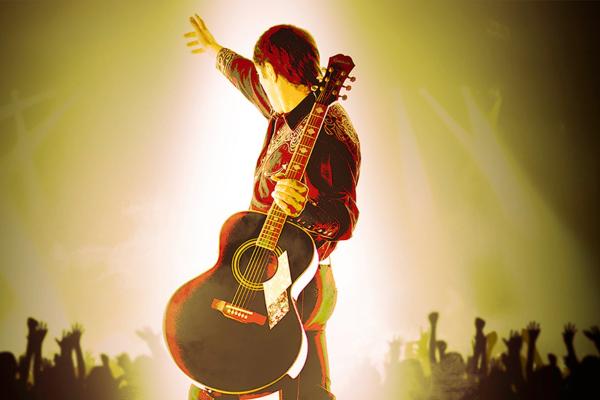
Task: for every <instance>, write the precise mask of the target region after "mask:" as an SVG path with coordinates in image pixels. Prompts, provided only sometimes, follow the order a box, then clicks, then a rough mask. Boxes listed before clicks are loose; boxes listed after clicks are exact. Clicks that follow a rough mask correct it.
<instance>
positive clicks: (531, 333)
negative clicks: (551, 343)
mask: <svg viewBox="0 0 600 400" xmlns="http://www.w3.org/2000/svg"><path fill="white" fill-rule="evenodd" d="M539 335H540V324H539V323H537V322H535V321H531V322H530V323H529V324H528V325H527V338H528V343H534V344H535V341H536V340H537V338H538V336H539Z"/></svg>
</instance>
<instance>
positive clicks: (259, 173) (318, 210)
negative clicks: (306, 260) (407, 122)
mask: <svg viewBox="0 0 600 400" xmlns="http://www.w3.org/2000/svg"><path fill="white" fill-rule="evenodd" d="M217 68H218V69H219V70H220V71H221V72H222V73H223V74H224V75H225V76H226V77H227V78H228V79H229V80H230V81H231V83H233V85H234V86H235V87H236V88H238V89H239V90H240V91H241V92H242V93H243V94H244V96H245V97H246V98H247V99H248V100H250V101H251V102H252V103H253V104H254V105H255V106H256V107H257V108H258V110H259V111H260V112H261V113H262V114H263V116H265V118H268V120H269V124H268V128H267V133H266V136H265V140H264V144H263V148H262V151H261V153H260V155H259V157H258V160H257V163H256V169H255V173H254V191H253V196H252V201H251V203H250V209H251V210H258V211H263V212H267V211H268V210H269V208H270V207H271V203H272V202H273V198H272V197H271V192H272V191H273V189H274V187H275V184H276V182H275V181H274V180H273V179H272V177H273V175H275V174H278V173H281V172H284V171H285V169H286V167H287V165H288V163H289V161H290V159H291V157H292V155H293V152H294V150H295V149H296V146H297V145H298V141H299V138H300V134H301V132H302V128H303V126H304V124H306V121H307V119H308V118H307V116H308V114H309V113H310V110H311V109H312V106H313V104H314V102H315V96H314V95H313V94H312V93H311V94H309V95H308V96H307V97H306V98H304V99H303V100H302V101H301V102H300V103H299V104H298V105H297V106H296V107H295V108H294V109H293V110H292V111H290V112H289V113H286V114H277V113H275V111H274V110H273V109H272V107H271V104H270V102H269V100H268V97H267V95H266V93H265V91H264V89H263V87H262V86H261V84H260V81H259V78H258V72H257V71H256V69H255V67H254V63H253V62H252V61H250V60H248V59H246V58H244V57H242V56H240V55H239V54H237V53H235V52H233V51H232V50H230V49H227V48H223V49H221V50H220V51H219V53H218V54H217ZM359 168H360V145H359V141H358V137H357V135H356V132H355V130H354V128H353V126H352V123H351V122H350V119H349V118H348V115H347V114H346V112H345V110H344V108H343V107H342V106H341V105H340V104H339V103H333V104H332V105H331V106H330V107H329V110H328V112H327V114H326V117H325V121H324V123H323V127H322V129H321V132H320V133H319V136H318V139H317V142H316V144H315V148H314V150H313V153H312V155H311V157H310V160H309V162H308V165H307V167H306V172H305V174H304V177H303V182H304V183H305V184H306V185H307V186H308V188H309V190H308V201H307V203H306V206H305V207H304V210H303V211H302V213H301V214H300V215H299V216H298V217H296V218H289V220H290V221H291V222H294V223H297V224H298V225H300V226H302V227H304V228H305V229H306V230H307V231H308V232H309V233H310V234H311V236H312V237H313V239H314V240H315V244H316V246H317V251H318V253H319V259H320V260H322V259H325V258H326V257H327V256H329V254H331V252H332V251H333V250H334V248H335V247H336V245H337V241H339V240H345V239H348V238H350V237H351V235H352V231H353V229H354V226H355V224H356V221H357V218H358V214H359V212H358V208H357V207H356V184H357V181H358V176H359Z"/></svg>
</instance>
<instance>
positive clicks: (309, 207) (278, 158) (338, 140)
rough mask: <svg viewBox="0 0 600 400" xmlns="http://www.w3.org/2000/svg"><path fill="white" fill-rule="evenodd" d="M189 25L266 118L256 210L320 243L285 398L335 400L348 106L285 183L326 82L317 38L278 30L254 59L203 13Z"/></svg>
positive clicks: (352, 214)
mask: <svg viewBox="0 0 600 400" xmlns="http://www.w3.org/2000/svg"><path fill="white" fill-rule="evenodd" d="M190 21H191V23H192V25H193V27H194V32H189V33H186V34H185V37H187V38H194V40H193V41H191V42H189V43H188V46H189V47H191V49H192V50H191V51H192V53H194V54H199V53H205V54H210V55H211V56H213V57H215V58H216V65H217V68H218V70H219V71H221V72H222V73H223V74H224V75H225V76H226V77H227V78H228V79H229V80H230V81H231V83H233V85H235V87H236V88H238V89H239V90H240V91H241V92H242V94H243V95H244V96H245V97H246V98H247V99H248V100H249V101H251V102H252V103H253V104H254V105H255V106H256V107H257V108H258V110H259V111H260V112H261V113H262V115H263V116H264V117H265V118H267V119H268V128H267V134H266V137H265V140H264V144H263V149H262V151H261V153H260V155H259V158H258V161H257V163H256V169H255V174H254V192H253V196H252V201H251V204H250V209H251V210H257V211H263V212H267V211H268V210H269V208H270V206H271V204H272V202H273V201H274V202H275V203H276V204H277V205H278V206H279V207H280V208H281V209H282V210H283V211H284V212H285V213H286V214H287V215H288V217H289V218H288V219H289V220H290V221H291V222H294V223H296V224H298V225H300V226H302V227H304V228H305V229H306V230H307V231H308V232H309V233H310V235H311V236H312V237H313V239H314V241H315V244H316V246H317V252H318V256H319V269H318V271H317V273H316V275H315V278H314V279H313V280H312V281H311V282H310V283H309V284H308V286H307V287H306V288H305V289H304V291H303V292H302V293H301V295H300V297H299V299H298V309H299V312H300V314H301V317H302V321H303V324H304V328H305V330H306V333H307V338H308V344H309V345H308V356H307V360H306V363H305V365H304V368H303V369H302V371H301V372H300V375H299V376H298V377H297V378H296V379H294V380H285V379H283V380H282V382H281V386H282V390H281V395H282V398H283V399H286V400H287V399H311V400H319V399H335V397H334V396H333V394H331V393H330V392H329V385H330V381H329V367H328V359H327V350H326V343H325V323H326V321H327V319H328V318H329V316H330V315H331V313H332V311H333V308H334V305H335V300H336V293H337V292H336V288H335V283H334V280H333V275H332V272H331V265H330V263H329V255H330V254H331V252H332V251H333V250H334V248H335V247H336V244H337V242H338V241H339V240H345V239H348V238H349V237H350V236H351V235H352V231H353V229H354V225H355V224H356V220H357V218H358V209H357V207H356V192H355V189H356V184H357V181H358V176H359V167H360V146H359V142H358V137H357V135H356V132H355V131H354V128H353V127H352V124H351V122H350V120H349V118H348V116H347V115H346V112H345V111H344V109H343V108H342V106H341V105H340V104H338V103H334V104H332V105H331V107H330V108H329V110H328V113H327V116H326V118H325V122H324V125H323V128H322V129H321V132H320V133H319V136H318V139H317V142H316V145H315V148H314V150H313V153H312V155H311V158H310V161H309V163H308V165H307V169H306V172H305V174H304V177H303V178H302V180H301V181H299V180H293V179H285V178H284V175H285V170H286V167H287V164H288V163H289V161H290V159H291V156H292V154H293V152H294V150H295V148H296V146H297V145H298V140H299V138H300V135H301V133H302V128H303V127H304V125H305V124H306V122H307V116H308V114H309V113H310V110H311V108H312V106H313V104H314V102H315V100H316V97H315V95H314V94H313V93H312V91H311V86H312V85H315V84H318V83H319V79H320V77H321V76H320V75H321V70H320V60H319V51H318V49H317V47H316V45H315V42H314V39H313V38H312V37H311V35H310V34H309V33H308V32H306V31H304V30H302V29H300V28H297V27H295V26H291V25H278V26H274V27H272V28H270V29H269V30H267V31H266V32H265V33H263V34H262V36H261V37H260V38H259V40H258V42H257V43H256V46H255V48H254V57H253V61H250V60H248V59H246V58H244V57H242V56H240V55H238V54H237V53H235V52H233V51H232V50H230V49H227V48H225V47H222V46H221V45H219V44H218V43H217V41H216V40H215V39H214V37H213V35H212V34H211V33H210V32H209V30H208V29H207V27H206V25H205V24H204V21H203V20H202V19H201V18H200V17H199V16H198V15H197V14H196V15H195V16H194V17H191V18H190ZM202 396H206V394H205V393H203V392H200V391H199V390H197V389H195V388H192V390H191V391H190V399H192V398H193V399H200V398H203V397H202ZM215 396H216V395H215ZM220 398H224V397H220Z"/></svg>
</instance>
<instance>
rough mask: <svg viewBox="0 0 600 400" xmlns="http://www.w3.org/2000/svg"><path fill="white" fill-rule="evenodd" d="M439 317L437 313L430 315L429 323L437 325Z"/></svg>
mask: <svg viewBox="0 0 600 400" xmlns="http://www.w3.org/2000/svg"><path fill="white" fill-rule="evenodd" d="M439 316H440V314H438V312H437V311H434V312H432V313H430V314H429V322H431V325H435V324H436V323H437V321H438V318H439Z"/></svg>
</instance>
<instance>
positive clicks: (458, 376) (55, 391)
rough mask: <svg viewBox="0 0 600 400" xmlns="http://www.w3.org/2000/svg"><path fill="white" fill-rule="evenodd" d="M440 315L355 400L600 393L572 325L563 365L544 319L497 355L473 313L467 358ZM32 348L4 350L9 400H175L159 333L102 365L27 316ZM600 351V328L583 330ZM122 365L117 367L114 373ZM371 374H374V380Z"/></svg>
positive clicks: (591, 361) (2, 374) (595, 365)
mask: <svg viewBox="0 0 600 400" xmlns="http://www.w3.org/2000/svg"><path fill="white" fill-rule="evenodd" d="M438 319H439V315H438V313H436V312H432V313H431V314H429V323H430V329H429V331H428V332H426V333H423V334H422V335H421V337H420V339H419V340H417V341H416V342H409V343H406V344H405V345H404V354H403V355H402V354H401V353H402V347H403V343H402V341H401V340H400V339H394V340H393V341H392V342H391V343H390V347H389V352H388V357H387V361H386V363H385V378H384V380H383V382H382V383H380V382H379V381H378V379H377V378H374V376H376V374H375V373H373V370H371V371H370V372H371V375H369V371H368V369H365V371H364V372H365V375H364V382H363V384H362V386H363V387H364V386H365V383H368V385H366V386H368V387H366V391H365V392H364V393H359V392H358V391H357V392H356V393H355V394H356V395H357V396H358V397H357V398H361V399H363V398H368V399H394V400H396V399H398V400H538V399H539V400H541V399H544V400H554V399H557V400H565V399H568V400H570V399H594V400H596V399H600V357H598V355H586V356H585V357H583V358H582V359H579V357H578V356H577V354H576V351H575V347H574V345H573V340H574V337H575V335H576V333H577V329H576V328H575V326H574V325H573V324H567V325H565V327H564V330H563V332H562V337H563V341H564V344H565V348H566V354H565V355H564V358H563V360H564V365H565V368H564V370H561V368H560V367H559V365H558V356H556V355H555V354H552V353H550V354H548V356H547V362H544V361H543V359H542V357H540V355H539V353H538V350H537V348H536V343H537V340H538V337H539V335H540V332H541V328H540V325H539V324H538V323H536V322H531V323H529V324H528V325H527V327H526V328H525V329H523V330H521V331H520V332H518V331H511V332H509V334H508V337H507V338H504V339H502V344H503V346H504V347H503V351H502V352H501V353H500V354H499V355H498V356H493V350H494V348H495V346H496V344H497V342H498V335H497V333H496V332H490V333H488V334H486V333H485V332H484V330H485V321H484V320H483V319H481V318H476V319H475V334H474V336H473V340H472V345H473V346H472V347H473V350H472V354H469V355H468V356H467V358H466V360H465V357H463V356H462V355H461V354H460V353H458V352H453V351H447V348H448V346H447V343H446V342H445V341H443V340H438V335H437V324H438ZM27 330H28V334H27V347H26V350H25V353H24V354H23V355H21V356H19V357H18V358H17V357H15V355H14V354H13V353H11V352H2V353H0V398H2V399H6V400H13V399H15V400H16V399H18V400H30V399H36V400H37V399H49V400H80V399H89V400H138V399H139V400H142V399H143V400H154V399H156V400H158V399H162V400H164V399H170V398H171V397H172V396H170V395H169V393H168V392H167V389H166V388H167V387H168V385H165V384H164V382H163V381H164V379H166V377H165V376H164V372H163V370H162V368H163V367H164V365H166V364H167V363H169V362H170V360H168V359H167V358H168V357H167V355H166V353H165V352H164V350H163V349H162V347H161V345H160V337H159V335H158V334H156V333H154V332H152V331H151V330H149V329H145V330H141V331H138V332H137V334H138V336H139V337H140V338H141V339H143V340H144V341H145V342H146V343H147V344H148V346H149V348H150V350H151V356H146V355H142V356H138V357H137V358H136V359H135V360H133V361H132V360H131V358H130V357H129V356H128V355H127V354H125V353H123V354H120V355H118V356H117V357H116V358H114V359H112V360H111V359H110V358H109V357H108V356H107V355H106V354H102V355H101V357H100V358H101V362H100V363H99V365H94V361H93V360H92V359H91V356H90V355H89V353H88V354H85V355H84V353H83V351H82V349H81V337H82V334H83V328H82V327H81V326H80V325H77V324H75V325H73V326H72V327H71V329H70V330H68V331H63V333H62V335H61V337H60V338H56V339H55V340H56V343H57V345H58V348H59V350H60V352H59V353H57V354H55V355H54V358H53V359H52V360H50V359H47V358H44V357H43V356H42V344H43V343H44V339H45V338H46V334H47V332H48V329H47V327H46V325H45V324H44V323H42V322H38V321H36V320H35V319H33V318H29V319H28V320H27ZM583 333H584V335H585V336H586V337H587V338H588V339H589V340H591V341H592V342H593V343H594V345H595V347H596V350H597V352H598V353H599V354H600V329H599V328H598V326H594V327H592V328H590V329H589V330H584V331H583ZM115 371H118V372H115ZM369 377H370V378H369Z"/></svg>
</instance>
